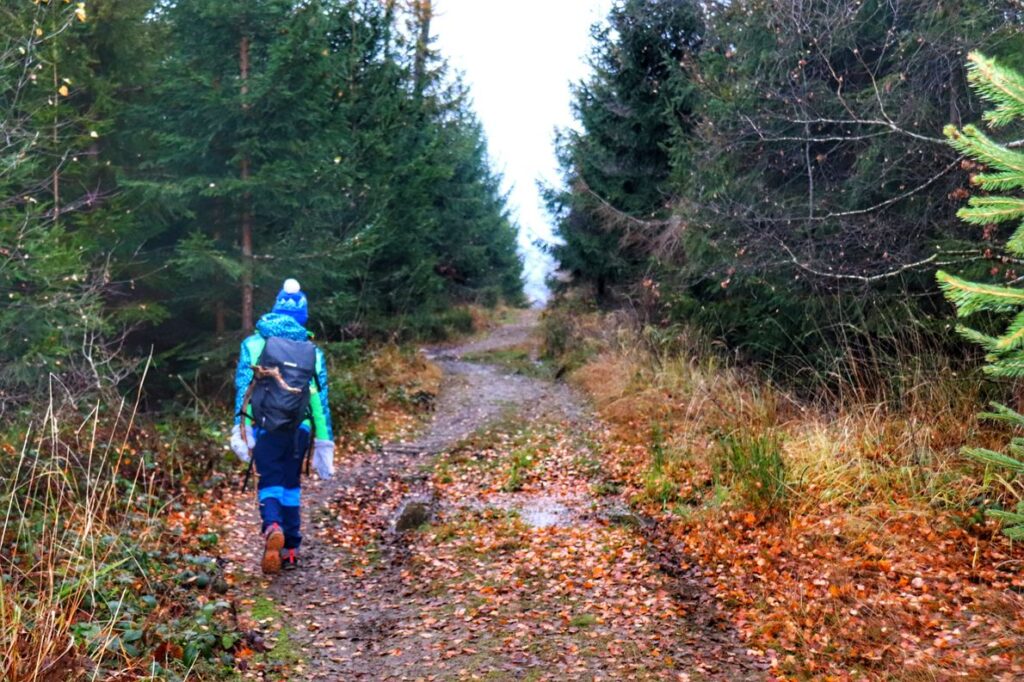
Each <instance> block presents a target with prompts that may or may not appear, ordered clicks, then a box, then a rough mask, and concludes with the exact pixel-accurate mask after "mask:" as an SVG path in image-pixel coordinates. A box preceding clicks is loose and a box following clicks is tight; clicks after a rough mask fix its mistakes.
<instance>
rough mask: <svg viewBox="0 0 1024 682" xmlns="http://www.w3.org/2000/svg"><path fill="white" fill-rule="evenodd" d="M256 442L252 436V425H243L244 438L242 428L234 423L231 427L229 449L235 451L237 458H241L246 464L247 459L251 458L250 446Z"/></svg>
mask: <svg viewBox="0 0 1024 682" xmlns="http://www.w3.org/2000/svg"><path fill="white" fill-rule="evenodd" d="M255 444H256V441H255V440H254V439H253V437H252V427H251V426H249V425H248V424H246V425H245V438H242V430H241V428H240V425H239V424H235V425H234V427H233V428H232V429H231V451H232V452H234V453H235V456H237V457H238V459H240V460H242V462H243V463H245V464H248V463H249V460H250V459H252V449H251V448H252V446H254V445H255Z"/></svg>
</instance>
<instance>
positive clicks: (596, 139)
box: [548, 0, 703, 298]
mask: <svg viewBox="0 0 1024 682" xmlns="http://www.w3.org/2000/svg"><path fill="white" fill-rule="evenodd" d="M702 29H703V24H702V17H701V12H700V8H699V5H698V3H696V2H691V1H690V0H687V1H685V2H680V1H679V0H656V1H654V2H651V1H650V0H622V1H620V2H616V3H615V4H614V5H613V7H612V9H611V11H610V12H609V14H608V21H607V23H606V24H603V25H600V24H599V25H596V26H595V27H594V28H593V29H592V31H591V33H592V37H593V41H594V48H593V51H592V53H591V58H590V65H591V69H592V75H591V76H590V78H588V79H587V80H586V81H584V82H583V83H580V84H579V85H577V86H576V88H575V90H574V95H575V102H574V112H575V114H576V118H577V120H578V122H579V124H580V126H581V130H580V131H578V132H577V131H575V130H569V131H567V132H565V133H564V135H563V137H562V139H561V140H560V143H559V144H560V160H561V165H562V170H563V173H564V175H565V179H566V183H567V185H568V186H569V189H568V191H565V192H561V193H559V192H555V191H553V190H552V191H549V192H548V204H549V208H550V209H551V211H552V213H553V214H554V215H555V217H556V219H557V221H558V234H559V236H560V237H561V238H562V239H563V241H564V243H563V244H561V245H558V246H555V247H554V249H553V253H554V255H555V257H556V258H557V259H558V260H559V262H560V263H561V265H562V267H563V268H564V269H566V270H568V271H570V272H571V273H573V275H574V276H575V277H576V278H577V279H578V280H581V281H585V282H589V283H592V284H594V285H595V286H596V288H597V293H598V295H599V297H602V298H603V297H605V296H606V294H607V293H608V287H611V286H613V285H615V284H618V283H621V282H623V281H624V280H628V279H629V278H630V277H635V276H636V274H637V272H638V271H639V268H640V267H641V266H642V264H643V261H644V256H643V254H642V252H641V251H639V250H638V249H636V248H631V246H630V245H629V241H630V240H629V236H630V235H631V234H632V233H633V232H634V231H635V230H637V229H642V226H643V221H644V220H649V219H652V218H658V217H663V216H664V215H665V214H666V210H665V209H666V204H667V202H666V199H667V197H668V196H669V195H670V194H671V192H672V190H671V187H670V184H669V182H668V181H669V178H670V175H671V174H672V170H673V168H672V165H673V162H672V160H671V158H670V151H669V150H670V148H671V144H672V143H673V142H674V141H676V140H678V139H682V138H683V137H685V135H687V134H688V133H689V132H690V130H691V128H692V114H693V110H694V107H695V102H696V100H695V88H694V85H693V83H692V81H691V79H690V76H689V74H688V72H687V71H686V70H685V68H684V66H685V64H686V63H687V62H689V61H690V60H691V59H692V58H693V55H694V53H695V52H696V51H697V49H698V48H699V46H700V43H701V35H702Z"/></svg>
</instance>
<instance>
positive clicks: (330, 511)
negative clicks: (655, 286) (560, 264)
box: [226, 311, 764, 680]
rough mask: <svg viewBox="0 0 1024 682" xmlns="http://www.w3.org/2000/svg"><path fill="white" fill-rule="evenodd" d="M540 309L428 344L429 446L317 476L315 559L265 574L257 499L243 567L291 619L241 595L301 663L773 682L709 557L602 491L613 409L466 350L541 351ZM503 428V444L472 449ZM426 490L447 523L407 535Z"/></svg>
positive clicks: (309, 531)
mask: <svg viewBox="0 0 1024 682" xmlns="http://www.w3.org/2000/svg"><path fill="white" fill-rule="evenodd" d="M535 324H536V313H535V312H532V311H530V312H527V313H524V314H523V315H522V316H521V317H520V318H519V319H518V320H517V321H516V322H514V323H513V324H509V325H505V326H502V327H499V328H498V329H496V330H494V331H493V332H491V333H490V334H488V335H487V336H484V337H483V338H480V339H477V340H474V341H470V342H468V343H465V344H462V345H459V346H452V347H447V348H438V349H431V350H429V351H427V352H428V354H429V355H430V357H431V359H432V360H433V361H434V362H436V363H437V364H439V365H440V366H441V368H442V369H443V371H444V380H443V382H442V387H441V392H440V395H439V396H438V400H437V405H436V409H435V413H434V415H433V418H432V420H431V422H430V424H429V425H428V426H427V427H426V428H425V429H424V431H423V433H422V434H421V435H420V436H419V437H418V438H417V439H415V440H413V441H411V442H395V443H389V444H387V445H385V446H384V447H383V448H382V450H381V451H379V452H371V453H361V454H358V455H355V456H352V457H351V458H343V459H340V460H339V461H338V463H337V469H338V473H337V475H336V476H335V479H334V480H333V481H328V482H319V481H312V480H310V481H307V482H306V485H305V486H304V489H303V505H304V513H305V517H304V519H303V521H304V536H305V537H304V540H303V566H302V567H301V568H300V569H299V570H298V571H295V572H291V573H285V574H282V575H279V576H277V577H275V578H274V579H273V580H269V581H266V580H263V579H262V578H261V577H260V576H259V574H258V572H259V567H258V560H257V556H256V553H255V552H254V551H253V542H254V539H255V534H256V530H257V529H258V516H257V513H256V508H255V503H254V501H253V500H252V498H251V496H250V497H246V498H245V499H240V500H239V501H238V510H239V511H238V519H237V523H236V524H233V526H232V528H230V529H227V535H228V540H227V545H228V552H227V556H226V558H227V560H228V565H227V570H228V571H230V572H233V573H235V574H236V579H243V580H241V581H240V582H241V584H242V585H244V586H245V587H244V588H243V589H252V590H254V595H253V597H254V598H255V600H256V601H257V602H259V603H264V604H265V603H266V602H268V601H269V602H270V603H271V604H273V607H274V611H275V612H276V617H275V618H274V619H273V620H272V621H270V620H269V619H268V621H267V622H263V623H260V622H258V619H253V618H252V616H251V615H250V616H248V617H246V616H245V615H244V614H245V613H246V612H251V611H252V609H251V608H246V607H244V606H243V608H242V609H240V610H241V611H242V612H243V616H242V617H243V619H244V620H246V621H247V622H248V624H250V625H251V626H252V627H254V628H257V629H262V630H266V631H267V632H266V633H265V634H266V636H267V639H268V641H269V642H277V643H278V644H280V642H281V640H282V639H285V640H286V641H287V646H286V647H281V646H278V648H277V649H275V650H274V653H277V652H278V649H284V650H286V652H287V656H285V658H287V659H289V660H286V661H284V664H285V666H286V667H287V668H289V670H288V675H289V676H291V677H293V678H298V679H323V680H432V679H436V680H460V679H488V680H506V679H507V680H599V679H600V680H619V679H634V680H660V679H671V680H688V679H694V680H704V679H715V680H746V679H763V677H764V673H763V672H762V670H763V664H762V662H761V661H758V660H755V659H753V658H751V657H749V656H748V655H747V654H746V652H745V650H744V648H743V647H742V646H741V645H740V644H739V642H738V640H737V638H736V636H735V634H734V632H733V631H732V630H731V628H729V627H728V626H727V625H726V624H725V621H724V620H723V619H722V618H721V617H720V616H719V615H718V612H717V610H716V606H715V604H714V603H713V602H714V600H713V599H712V598H711V597H710V595H709V593H708V591H707V588H706V585H705V583H704V581H703V580H702V579H701V577H700V575H699V573H696V572H694V571H692V570H691V571H679V570H678V569H677V567H678V565H679V561H678V558H676V557H672V556H669V555H667V554H666V553H665V551H664V550H655V549H654V546H655V544H654V543H649V542H648V541H647V540H646V539H645V538H644V530H643V528H635V527H626V526H621V525H617V524H615V523H609V521H608V519H609V518H613V517H614V514H608V513H606V510H605V507H606V506H609V504H610V506H612V507H616V508H618V507H621V502H617V501H614V500H613V501H612V502H611V503H609V502H608V500H607V498H597V497H595V495H594V494H593V493H592V492H591V490H592V486H591V484H590V480H589V476H590V475H592V474H593V467H594V464H595V463H594V461H593V453H592V452H591V453H589V455H588V454H587V453H586V452H585V451H586V450H587V448H588V447H593V441H592V440H590V434H592V433H593V432H594V430H595V429H597V428H599V423H598V421H597V420H596V419H595V418H594V417H593V415H591V414H590V413H589V411H588V410H587V408H586V407H585V406H584V403H583V401H582V400H581V399H580V398H579V396H577V395H576V394H575V392H574V391H573V390H572V389H570V388H569V387H568V386H566V385H565V384H562V383H557V382H552V381H548V380H546V379H543V378H537V377H532V376H525V375H522V374H515V373H511V372H510V371H509V370H507V369H505V368H503V367H500V366H497V365H492V364H485V363H482V362H469V361H466V360H463V359H462V358H463V356H464V355H467V354H470V353H472V354H473V357H476V358H479V357H481V354H486V353H487V352H491V351H501V350H506V349H510V348H517V347H522V346H523V345H524V344H525V343H526V342H527V341H528V340H529V336H530V334H531V332H532V330H533V328H534V326H535ZM487 429H490V430H491V432H490V433H488V434H487V436H486V437H487V438H496V439H497V440H498V444H497V445H493V446H487V443H486V442H484V445H479V444H475V445H473V446H472V447H468V448H467V447H466V446H465V444H466V443H467V442H472V441H479V440H480V434H481V433H482V432H484V431H485V430H487ZM512 432H514V434H512V435H510V433H512ZM516 434H518V435H516ZM523 434H526V435H523ZM467 439H470V441H467ZM516 439H518V440H516ZM524 439H525V440H526V441H528V442H526V444H525V445H524V444H523V443H522V442H520V441H524ZM484 440H486V439H484ZM506 441H508V442H507V443H506ZM501 443H506V444H507V447H505V446H502V445H501ZM460 444H461V445H462V446H463V447H460ZM485 446H486V447H485ZM516 447H519V448H520V450H518V451H517V452H519V453H520V456H523V455H522V452H530V453H535V454H531V455H528V457H536V459H537V460H538V462H536V463H533V464H531V466H532V469H530V471H529V474H528V475H529V480H528V481H527V482H526V483H525V484H524V485H523V486H522V487H521V488H519V489H515V488H514V487H509V486H508V485H498V484H495V483H494V479H495V477H504V476H505V473H504V472H505V471H506V470H507V466H506V463H505V462H506V458H507V457H508V456H510V455H509V452H508V450H509V449H514V448H516ZM474 448H477V449H480V450H481V452H476V451H475V449H474ZM531 448H532V449H531ZM453 450H455V451H458V452H459V453H460V454H459V455H458V456H449V454H448V453H450V452H452V451H453ZM467 453H468V454H467ZM588 457H590V458H591V461H589V463H586V464H581V462H585V461H586V460H587V458H588ZM439 463H443V466H444V467H446V471H447V472H449V473H448V474H446V476H447V477H448V478H447V479H442V477H440V476H438V475H437V472H436V468H437V466H441V465H442V464H439ZM432 468H433V470H432ZM502 480H504V478H502ZM410 499H412V500H416V501H418V502H423V503H425V504H426V505H428V506H430V508H431V511H432V512H433V514H434V520H433V523H432V524H431V525H428V526H426V527H424V528H423V529H421V530H416V531H410V532H399V531H397V530H396V528H395V520H396V517H398V515H399V512H400V510H401V508H402V506H403V504H404V503H405V502H406V501H408V500H410ZM244 596H245V595H240V597H244ZM252 603H253V599H246V600H244V602H243V604H247V605H251V604H252ZM264 611H265V609H264ZM261 613H262V612H261ZM254 674H255V673H254Z"/></svg>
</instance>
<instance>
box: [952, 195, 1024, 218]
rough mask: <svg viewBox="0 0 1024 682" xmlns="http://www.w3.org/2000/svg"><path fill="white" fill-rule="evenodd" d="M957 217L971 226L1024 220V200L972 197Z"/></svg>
mask: <svg viewBox="0 0 1024 682" xmlns="http://www.w3.org/2000/svg"><path fill="white" fill-rule="evenodd" d="M957 217H959V218H960V220H963V221H964V222H965V223H970V224H971V225H988V224H990V223H1002V222H1006V221H1009V220H1021V219H1024V199H1018V198H1016V197H1002V196H988V197H971V200H970V202H968V205H967V206H966V207H964V208H961V209H960V210H959V211H958V212H957Z"/></svg>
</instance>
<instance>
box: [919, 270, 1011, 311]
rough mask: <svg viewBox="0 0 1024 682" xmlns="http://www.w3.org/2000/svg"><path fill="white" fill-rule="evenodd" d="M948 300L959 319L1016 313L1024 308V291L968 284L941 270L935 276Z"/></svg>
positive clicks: (974, 283) (992, 285)
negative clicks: (982, 313) (981, 314)
mask: <svg viewBox="0 0 1024 682" xmlns="http://www.w3.org/2000/svg"><path fill="white" fill-rule="evenodd" d="M935 277H936V279H938V280H939V286H940V287H941V288H942V291H943V293H944V294H945V296H946V299H947V300H948V301H949V302H950V303H952V304H953V305H955V306H956V308H957V315H958V316H959V317H967V316H968V315H973V314H974V313H976V312H981V311H989V312H1001V313H1007V312H1015V311H1017V310H1018V309H1019V308H1021V307H1024V290H1021V289H1014V288H1012V287H1003V286H998V285H995V284H980V283H978V282H968V281H967V280H963V279H960V278H959V277H956V276H954V275H951V274H949V273H948V272H945V271H943V270H940V271H939V272H937V273H936V274H935Z"/></svg>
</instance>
